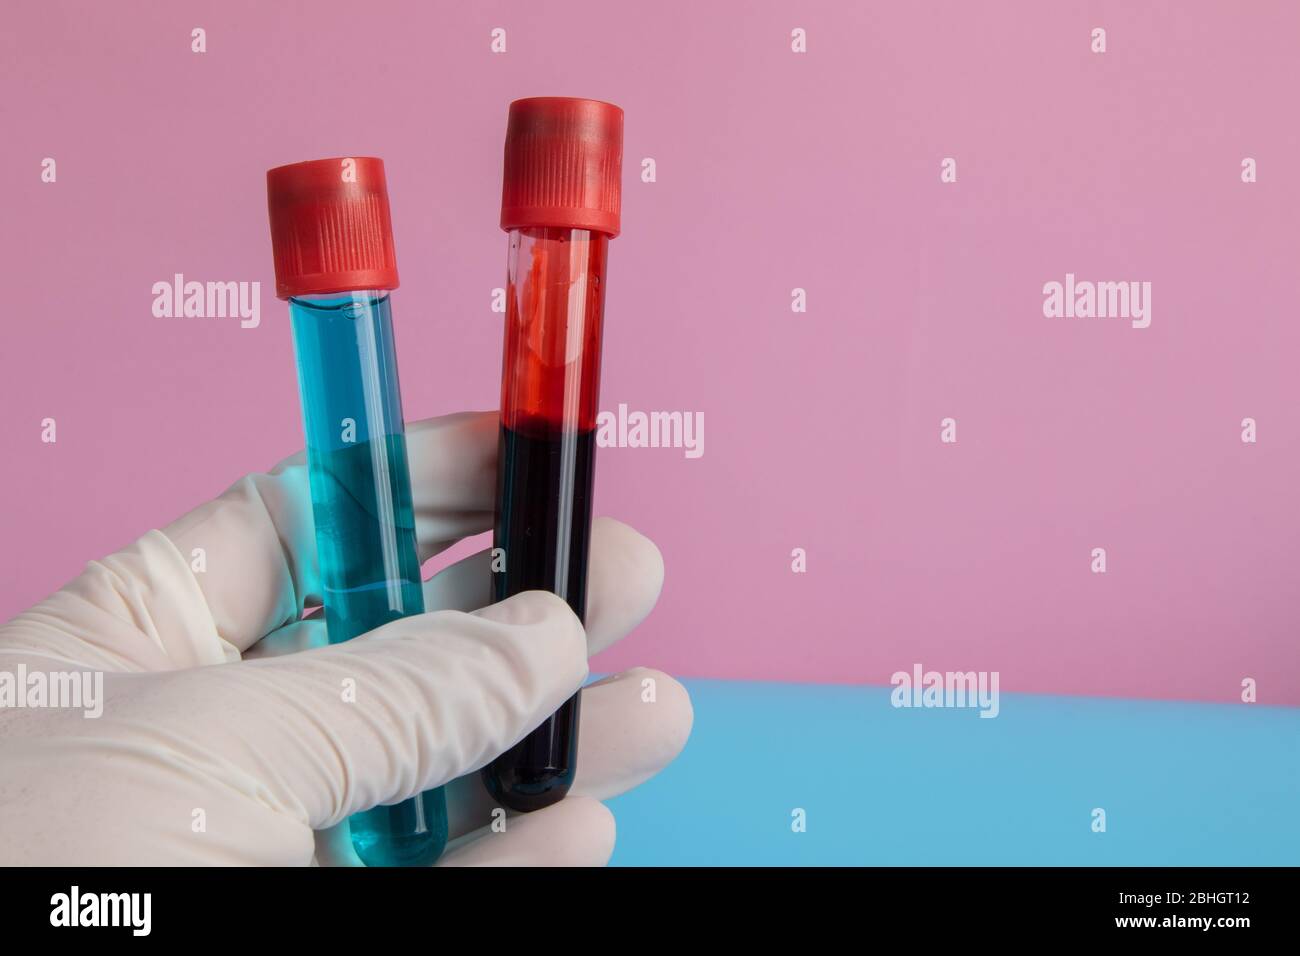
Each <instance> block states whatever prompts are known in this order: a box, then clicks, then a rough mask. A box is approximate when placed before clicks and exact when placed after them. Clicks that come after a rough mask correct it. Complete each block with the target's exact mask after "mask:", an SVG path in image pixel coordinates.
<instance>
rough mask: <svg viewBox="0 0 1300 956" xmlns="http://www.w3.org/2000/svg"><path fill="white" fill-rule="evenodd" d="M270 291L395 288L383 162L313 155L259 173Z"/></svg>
mask: <svg viewBox="0 0 1300 956" xmlns="http://www.w3.org/2000/svg"><path fill="white" fill-rule="evenodd" d="M266 205H267V210H268V211H269V213H270V215H271V249H272V251H273V253H274V254H275V294H276V295H277V296H279V297H280V298H281V299H287V298H289V297H290V296H294V295H313V294H318V293H325V292H350V291H356V290H360V289H396V288H397V256H396V254H395V253H394V251H393V223H392V219H391V217H390V215H389V211H388V181H387V179H386V178H385V177H384V161H383V160H382V159H375V158H374V157H371V156H349V157H339V158H337V159H314V160H312V161H310V162H306V163H294V164H293V165H291V166H277V167H276V168H275V169H271V170H267V173H266Z"/></svg>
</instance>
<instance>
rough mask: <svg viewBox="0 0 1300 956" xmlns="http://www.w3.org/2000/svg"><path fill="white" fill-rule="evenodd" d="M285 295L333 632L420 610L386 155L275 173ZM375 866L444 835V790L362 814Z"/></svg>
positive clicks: (360, 832)
mask: <svg viewBox="0 0 1300 956" xmlns="http://www.w3.org/2000/svg"><path fill="white" fill-rule="evenodd" d="M266 181H267V205H268V209H269V212H270V219H271V240H272V247H273V251H274V255H275V282H276V295H277V296H279V297H280V298H282V299H286V300H288V303H289V313H290V319H291V322H292V327H293V344H294V353H295V355H296V357H297V365H298V385H299V392H300V395H301V398H302V413H303V424H304V430H305V432H306V439H307V468H308V477H309V484H310V488H311V503H312V517H313V519H314V522H315V527H316V550H317V554H318V557H319V565H320V575H321V582H322V587H323V599H324V613H325V626H326V629H327V631H328V634H329V641H330V643H331V644H337V643H340V642H342V641H347V640H351V639H352V638H354V637H356V636H357V635H359V634H363V633H365V632H366V631H370V630H373V629H375V628H377V627H380V626H381V625H384V624H387V623H388V622H390V621H395V620H398V619H399V618H403V617H406V616H408V615H411V614H420V613H422V612H423V611H424V598H423V594H422V592H421V585H420V559H419V554H418V551H417V548H416V537H415V514H414V508H413V505H412V500H411V479H410V473H409V470H408V467H407V460H406V437H405V431H404V427H403V422H402V401H401V394H400V392H399V390H398V383H397V358H396V354H395V350H394V345H393V327H392V314H391V311H390V297H391V292H392V290H393V289H396V288H397V262H396V256H395V254H394V250H393V232H392V221H391V216H390V212H389V206H388V186H387V182H386V179H385V175H384V164H383V161H382V160H380V159H374V158H369V157H347V158H338V159H321V160H314V161H311V162H305V163H295V164H293V165H290V166H280V167H277V168H275V169H272V170H270V171H268V172H267V174H266ZM349 827H350V829H351V834H352V845H353V847H354V848H355V849H356V852H357V855H358V856H359V857H360V858H361V860H362V862H364V863H365V864H366V865H367V866H423V865H428V864H430V863H432V862H433V861H434V860H436V859H437V858H438V856H439V854H441V853H442V850H443V847H444V846H445V845H446V842H447V808H446V800H445V797H444V795H443V791H442V789H441V788H439V789H437V790H430V791H427V792H425V793H422V794H420V795H419V796H416V797H412V798H411V799H408V800H404V801H402V802H401V803H398V804H394V805H391V806H378V807H375V808H373V809H370V810H365V811H362V812H361V813H356V814H353V816H352V817H351V818H350V820H349Z"/></svg>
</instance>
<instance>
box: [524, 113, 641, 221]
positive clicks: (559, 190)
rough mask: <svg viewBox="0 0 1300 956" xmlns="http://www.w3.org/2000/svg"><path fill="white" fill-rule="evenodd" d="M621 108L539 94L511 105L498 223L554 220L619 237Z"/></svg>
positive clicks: (621, 141) (621, 152)
mask: <svg viewBox="0 0 1300 956" xmlns="http://www.w3.org/2000/svg"><path fill="white" fill-rule="evenodd" d="M622 168H623V111H622V110H621V109H619V108H618V107H617V106H614V105H613V104H611V103H602V102H600V101H599V100H581V99H570V98H568V97H563V96H536V97H531V98H529V99H526V100H515V101H514V102H513V103H511V104H510V119H509V121H508V123H507V126H506V161H505V177H504V180H503V185H502V190H501V228H502V229H505V230H507V231H509V230H511V229H520V228H526V227H528V226H557V227H561V228H569V229H590V230H592V231H593V232H603V233H605V234H606V235H608V236H610V237H611V238H612V237H613V236H617V235H618V230H619V209H620V199H621V184H622Z"/></svg>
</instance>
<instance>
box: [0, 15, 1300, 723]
mask: <svg viewBox="0 0 1300 956" xmlns="http://www.w3.org/2000/svg"><path fill="white" fill-rule="evenodd" d="M1298 9H1300V8H1297V6H1296V5H1293V4H1289V3H1276V4H1263V3H1260V4H1250V5H1238V4H1231V3H1227V2H1223V3H1217V4H1189V3H1173V2H1170V3H1140V4H1135V3H1120V2H1116V3H1097V2H1094V3H1073V4H1042V3H1033V2H1024V3H994V4H970V3H957V2H954V3H945V4H913V3H907V4H903V3H894V4H876V3H873V4H865V3H863V4H858V3H854V4H848V3H844V4H831V3H819V4H801V3H794V2H789V3H753V2H747V3H743V4H741V3H726V4H723V3H718V4H704V3H699V2H657V3H654V4H636V5H633V4H627V5H615V4H612V3H610V2H608V0H603V2H591V3H586V2H584V3H568V4H563V3H558V2H552V3H545V4H527V5H526V4H522V3H517V4H493V3H474V4H465V3H456V4H451V3H443V4H427V3H418V4H417V3H407V4H390V3H378V2H376V3H365V4H358V3H352V2H348V3H335V4H320V3H314V4H307V3H300V4H291V3H274V4H272V3H252V2H241V3H231V2H222V3H211V4H179V3H151V4H146V3H130V4H127V3H119V4H102V3H82V4H69V3H55V2H50V0H38V2H27V0H21V2H18V3H14V2H12V0H11V2H9V3H7V4H6V9H5V15H4V19H5V21H6V22H5V26H4V28H3V31H0V76H2V79H3V87H2V88H0V89H2V93H3V95H0V129H3V131H4V142H3V148H2V149H0V216H3V219H2V221H0V262H2V263H3V271H4V286H5V292H4V295H5V299H6V317H5V337H4V342H3V347H2V349H0V354H2V355H3V358H2V359H0V361H2V363H3V375H0V440H2V441H3V444H2V445H0V447H3V449H4V459H3V467H2V469H0V483H2V484H0V492H2V493H3V500H4V505H3V510H2V513H0V520H2V521H3V527H2V532H3V540H4V541H5V543H6V548H5V553H6V558H5V563H4V573H3V575H2V576H0V617H8V616H9V615H11V614H13V613H15V612H17V611H19V610H21V609H22V608H24V607H25V606H27V605H28V604H30V603H32V602H34V601H36V600H37V599H39V598H40V597H42V596H43V595H45V594H46V593H47V592H49V591H51V590H52V589H54V588H56V587H58V586H59V585H60V584H62V583H63V582H64V581H66V580H67V579H69V578H70V577H72V576H73V575H75V574H76V573H77V572H78V570H79V569H80V568H81V566H82V565H83V563H84V562H85V560H87V559H89V558H92V557H96V556H99V555H102V554H104V553H107V552H110V551H112V550H115V549H117V548H119V547H121V546H123V545H125V544H127V543H128V542H129V541H131V540H132V539H134V538H135V537H136V536H137V535H139V534H140V533H142V532H143V531H145V530H146V529H148V528H150V527H155V526H160V525H162V524H165V523H166V522H168V521H169V520H171V519H173V518H174V517H176V516H177V515H179V514H181V513H182V512H184V511H186V510H188V509H189V508H190V507H192V506H193V505H195V504H197V503H198V502H200V501H202V500H204V499H206V498H209V497H211V496H213V495H216V494H218V493H219V492H220V491H221V490H222V489H223V488H225V487H226V486H227V485H229V484H230V483H231V482H232V481H234V480H235V479H236V478H237V477H238V476H239V475H241V474H243V473H245V472H247V471H252V470H259V469H263V468H266V467H269V466H270V465H272V464H273V463H274V462H276V461H277V460H278V459H280V458H281V457H283V456H284V455H286V454H288V453H290V452H292V451H293V450H295V449H296V448H297V447H299V445H300V444H301V436H300V418H299V411H298V398H297V394H296V389H295V383H294V376H293V371H292V368H293V359H292V353H291V346H290V340H289V334H288V328H287V320H286V315H285V312H284V308H283V306H282V305H281V304H280V303H278V302H277V301H276V300H275V299H274V297H273V285H272V275H271V255H270V248H269V240H268V235H267V226H266V209H265V196H264V179H263V176H264V172H265V170H266V169H267V168H268V167H270V166H273V165H278V164H281V163H287V162H292V161H297V160H302V159H308V158H314V157H318V156H335V155H377V156H382V157H383V158H384V159H385V161H386V163H387V167H388V176H389V183H390V188H391V191H392V197H393V209H394V221H395V228H396V241H397V250H398V261H399V264H400V268H401V272H402V277H403V285H402V288H401V290H400V292H399V294H398V296H399V297H398V299H397V300H395V303H396V321H397V324H398V343H399V348H400V355H401V362H402V378H403V381H402V385H403V391H404V398H405V404H406V409H407V417H408V419H415V418H421V417H426V416H429V415H436V414H442V413H445V412H449V411H453V410H457V409H463V408H492V407H495V405H496V402H497V389H498V382H499V374H500V362H501V358H500V348H501V316H499V315H497V314H495V313H493V312H491V311H490V294H491V290H492V288H493V287H496V286H500V285H502V284H503V282H504V270H505V254H506V242H505V237H504V235H503V234H502V233H501V232H500V231H499V230H498V229H497V227H496V216H497V211H498V203H499V198H500V181H499V176H500V160H501V142H502V136H503V131H504V121H505V113H506V105H507V103H508V102H509V100H511V99H513V98H516V97H520V96H526V95H539V94H546V95H578V96H590V97H596V98H600V99H607V100H611V101H613V102H616V103H618V104H620V105H621V106H623V107H624V108H625V110H626V111H627V128H626V144H625V184H624V189H625V192H624V234H623V236H622V237H620V238H619V239H618V240H617V241H616V242H615V243H614V245H613V247H612V250H611V270H610V283H609V300H608V311H607V316H606V320H607V335H606V346H605V348H606V353H605V375H604V388H603V392H602V407H604V408H614V407H616V406H617V404H618V403H619V402H626V403H627V404H628V405H629V406H631V407H632V408H633V409H642V410H660V409H662V410H688V411H702V412H704V414H705V423H706V431H705V439H706V445H705V455H704V457H703V458H701V459H698V460H687V459H686V458H685V457H684V456H683V455H682V453H681V452H680V451H674V450H652V449H645V450H630V449H611V450H606V451H604V452H602V456H601V459H600V469H599V473H600V474H599V494H598V500H597V510H598V512H600V513H607V514H613V515H616V516H619V517H621V518H623V519H625V520H627V521H629V522H631V523H632V524H634V525H636V526H637V527H639V528H640V529H642V530H643V531H645V532H646V533H647V534H649V535H650V536H652V537H653V538H654V539H655V540H656V541H657V542H658V543H659V545H660V547H661V548H662V549H663V552H664V556H665V559H666V562H667V583H666V587H665V591H664V596H663V599H662V602H661V604H660V606H659V608H658V609H657V610H656V612H655V613H654V615H653V616H652V617H651V618H650V619H649V621H648V622H647V623H646V625H645V626H644V627H643V628H642V629H641V630H640V631H639V632H638V633H636V634H635V635H634V636H633V637H631V638H630V639H628V640H627V641H626V642H624V643H623V644H622V645H621V646H620V647H618V648H617V649H615V650H614V651H612V652H609V653H607V654H606V655H605V656H604V658H603V659H600V660H598V661H597V662H596V666H598V667H600V668H604V669H614V668H621V667H624V666H627V665H631V664H633V663H646V664H653V665H656V666H659V667H662V668H665V669H667V670H669V671H672V672H675V673H678V674H681V675H687V676H721V677H733V678H757V679H781V680H797V681H823V682H865V683H875V684H883V683H886V682H887V681H888V679H889V675H890V674H891V673H892V672H893V671H895V670H900V669H903V670H907V669H910V667H911V665H912V663H913V662H921V663H923V664H924V665H925V666H926V667H927V668H936V669H980V670H998V671H1000V672H1001V678H1002V683H1001V688H1002V689H1003V690H1032V691H1043V692H1060V693H1084V694H1105V695H1127V696H1142V697H1182V698H1202V699H1211V700H1224V701H1227V700H1236V699H1237V698H1238V694H1239V693H1240V681H1241V679H1242V678H1243V677H1246V676H1251V677H1254V678H1256V679H1257V680H1258V681H1259V688H1260V700H1261V702H1264V703H1287V704H1300V667H1297V656H1298V655H1297V645H1296V624H1295V622H1296V619H1297V613H1298V611H1297V609H1298V608H1300V594H1297V570H1296V565H1297V560H1296V559H1297V554H1298V552H1300V509H1297V507H1296V505H1295V493H1294V489H1295V488H1296V486H1297V478H1300V402H1298V401H1297V399H1298V398H1300V378H1298V377H1297V375H1296V363H1295V356H1296V354H1297V348H1298V347H1300V322H1297V315H1296V292H1295V276H1296V265H1297V252H1298V251H1300V250H1298V248H1297V247H1298V245H1300V243H1298V242H1297V229H1298V228H1300V226H1298V225H1297V223H1298V222H1300V177H1297V175H1296V169H1295V166H1296V162H1297V155H1298V154H1300V150H1298V147H1300V136H1298V134H1297V127H1298V124H1297V123H1296V120H1295V111H1294V104H1295V91H1296V89H1297V88H1300V65H1297V64H1298V61H1297V58H1296V55H1295V40H1296V37H1297V36H1300V13H1298V12H1297V11H1298ZM195 26H202V27H204V28H205V29H206V30H207V34H208V52H207V53H206V54H204V55H195V54H193V53H191V52H190V30H191V28H193V27H195ZM498 26H500V27H504V28H506V30H507V31H508V44H509V46H508V49H509V52H508V53H507V54H505V55H493V54H492V53H490V52H489V32H490V30H491V29H492V28H493V27H498ZM796 26H798V27H803V28H805V29H806V30H807V31H808V36H809V41H808V43H809V52H808V53H807V54H805V55H796V54H793V53H791V52H790V30H791V29H792V28H793V27H796ZM1095 26H1103V27H1105V28H1106V29H1107V31H1108V45H1109V51H1108V52H1107V53H1105V54H1104V55H1095V54H1093V53H1091V52H1090V50H1089V35H1090V31H1091V29H1092V28H1093V27H1095ZM46 156H51V157H54V158H55V159H56V160H57V162H58V182H57V183H56V184H53V185H49V184H44V183H42V182H41V181H40V162H41V159H42V158H43V157H46ZM646 156H650V157H654V158H655V160H656V161H657V163H658V182H656V183H653V184H644V183H642V182H640V180H639V176H638V172H639V168H640V160H641V158H642V157H646ZM946 156H952V157H955V158H956V159H957V161H958V177H959V178H958V182H957V183H956V184H952V185H945V184H942V183H941V182H940V180H939V166H940V161H941V160H942V158H943V157H946ZM1246 156H1251V157H1254V158H1255V159H1256V160H1257V161H1258V164H1259V182H1258V183H1255V184H1253V185H1245V184H1243V183H1242V182H1241V181H1240V164H1241V160H1242V158H1243V157H1246ZM174 272H183V273H184V274H185V275H186V277H187V278H190V279H197V280H200V281H206V280H244V281H251V280H259V281H261V282H262V290H263V300H262V312H263V315H262V324H261V327H260V328H258V329H256V330H244V329H240V328H239V324H238V322H237V321H236V320H230V319H226V320H220V319H218V320H181V319H174V320H173V319H155V318H154V317H153V316H152V315H151V313H150V306H151V302H152V295H151V292H150V287H151V285H152V284H153V283H154V282H155V281H159V280H168V279H170V277H171V276H172V274H173V273H174ZM1066 272H1074V273H1076V275H1078V276H1079V278H1080V279H1092V280H1129V279H1133V280H1146V281H1150V282H1151V283H1152V284H1153V286H1154V289H1153V306H1154V314H1153V323H1152V326H1151V328H1149V329H1146V330H1137V329H1133V328H1130V327H1129V324H1128V323H1127V322H1126V321H1120V320H1086V319H1074V320H1071V319H1047V318H1044V317H1043V315H1042V298H1043V297H1042V292H1041V289H1042V286H1043V283H1045V282H1047V281H1051V280H1057V281H1060V280H1062V279H1063V278H1064V276H1065V273H1066ZM796 286H798V287H803V288H805V289H807V290H808V303H809V305H808V312H807V314H806V315H794V314H792V313H791V311H790V291H791V289H792V288H794V287H796ZM46 416H53V417H55V418H57V420H58V428H59V433H58V434H59V441H58V443H57V444H56V445H45V444H42V443H41V441H40V421H41V419H42V418H44V417H46ZM946 416H952V417H954V418H956V419H957V421H958V437H959V441H958V443H957V444H956V445H943V444H941V443H940V441H939V422H940V420H941V419H942V418H944V417H946ZM1246 416H1250V417H1254V418H1256V419H1257V420H1258V422H1259V443H1258V444H1256V445H1246V444H1243V443H1242V442H1241V441H1240V422H1241V419H1242V418H1243V417H1246ZM794 547H803V548H806V549H807V551H808V573H806V574H802V575H798V574H793V573H791V570H790V551H791V549H792V548H794ZM1094 547H1104V548H1106V549H1107V551H1108V556H1109V572H1108V573H1107V574H1105V575H1094V574H1092V573H1090V570H1089V562H1090V551H1091V549H1092V548H1094ZM462 550H463V549H462Z"/></svg>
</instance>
